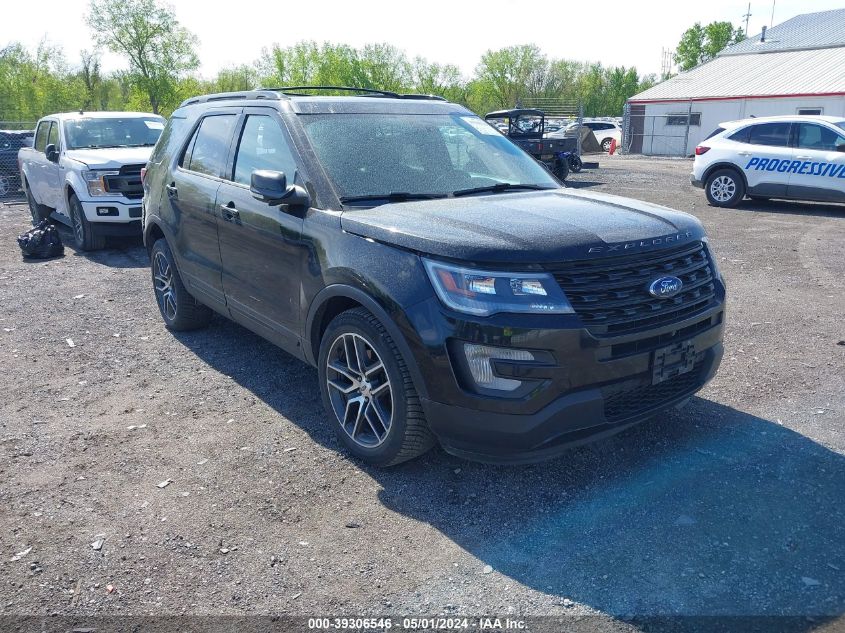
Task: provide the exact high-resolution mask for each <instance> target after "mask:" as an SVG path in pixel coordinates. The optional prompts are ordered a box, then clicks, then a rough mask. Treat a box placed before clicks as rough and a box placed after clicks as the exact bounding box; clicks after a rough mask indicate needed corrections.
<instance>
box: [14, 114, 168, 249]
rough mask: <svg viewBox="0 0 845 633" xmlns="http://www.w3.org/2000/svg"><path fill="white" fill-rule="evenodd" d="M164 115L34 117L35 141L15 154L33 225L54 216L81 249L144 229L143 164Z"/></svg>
mask: <svg viewBox="0 0 845 633" xmlns="http://www.w3.org/2000/svg"><path fill="white" fill-rule="evenodd" d="M164 123H165V120H164V119H163V118H162V117H160V116H158V115H156V114H146V113H143V112H69V113H63V114H53V115H51V116H47V117H44V118H43V119H41V120H40V121H39V122H38V127H36V129H35V143H34V145H33V147H24V148H22V149H21V150H20V151H19V152H18V165H19V167H20V171H21V184H22V186H23V189H24V191H25V192H26V197H27V201H28V202H29V210H30V213H32V221H33V223H38V222H39V221H41V220H43V219H44V218H48V217H52V218H54V219H56V220H58V221H60V222H62V223H64V224H67V225H69V226H70V227H71V228H72V229H73V236H74V240H75V242H76V246H77V247H78V248H79V249H80V250H85V251H88V250H95V249H99V248H103V247H104V246H105V239H106V236H108V235H140V234H141V200H142V198H143V195H144V190H143V187H142V184H141V170H142V169H143V168H144V167H145V166H146V163H147V160H148V159H149V157H150V153H151V152H152V149H153V146H154V145H155V143H156V141H157V140H158V137H159V136H160V135H161V132H162V130H163V129H164Z"/></svg>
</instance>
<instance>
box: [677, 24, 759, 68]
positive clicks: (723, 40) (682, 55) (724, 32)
mask: <svg viewBox="0 0 845 633" xmlns="http://www.w3.org/2000/svg"><path fill="white" fill-rule="evenodd" d="M744 39H745V32H744V31H743V30H742V29H741V28H736V29H735V28H734V26H733V24H731V23H730V22H711V23H710V24H708V25H707V26H701V23H700V22H696V23H695V24H693V25H692V26H691V27H690V28H688V29H687V30H686V31H684V34H683V35H682V36H681V41H680V42H678V46H677V48H676V49H675V55H674V60H675V63H676V64H678V67H679V68H680V69H681V70H682V71H684V70H690V69H691V68H695V67H696V66H698V65H700V64H703V63H705V62H708V61H710V60H711V59H713V58H714V57H716V55H718V54H719V53H720V52H721V51H722V50H724V49H725V48H726V47H727V46H730V45H731V44H736V43H737V42H741V41H742V40H744Z"/></svg>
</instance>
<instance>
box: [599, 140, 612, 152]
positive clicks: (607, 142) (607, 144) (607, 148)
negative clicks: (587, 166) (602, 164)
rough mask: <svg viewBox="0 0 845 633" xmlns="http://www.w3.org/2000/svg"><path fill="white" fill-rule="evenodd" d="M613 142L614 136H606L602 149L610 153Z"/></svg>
mask: <svg viewBox="0 0 845 633" xmlns="http://www.w3.org/2000/svg"><path fill="white" fill-rule="evenodd" d="M612 144H613V139H612V138H606V139H604V140H603V141H602V142H601V151H603V152H605V153H608V152H610V146H611V145H612Z"/></svg>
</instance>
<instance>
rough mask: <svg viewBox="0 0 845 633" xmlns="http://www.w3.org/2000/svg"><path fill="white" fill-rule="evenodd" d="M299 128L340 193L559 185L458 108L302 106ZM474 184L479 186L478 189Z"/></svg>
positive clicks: (429, 193)
mask: <svg viewBox="0 0 845 633" xmlns="http://www.w3.org/2000/svg"><path fill="white" fill-rule="evenodd" d="M300 117H301V119H300V120H301V121H302V124H303V126H304V129H305V132H306V134H307V135H308V138H309V140H310V141H311V145H312V146H313V147H314V151H315V152H316V153H317V156H318V157H319V159H320V162H321V163H322V165H323V167H324V168H325V170H326V172H327V173H328V176H329V178H331V180H332V181H333V182H334V185H335V187H336V189H337V192H338V195H339V196H340V197H341V198H342V199H346V200H350V199H354V198H369V199H374V198H380V197H381V198H384V199H385V200H384V201H385V202H387V201H389V199H390V198H391V196H392V197H393V198H396V196H397V195H398V194H397V193H396V192H401V194H402V196H404V197H406V198H407V199H413V198H414V197H415V196H420V195H426V196H444V195H451V194H454V193H455V192H456V191H466V190H469V189H475V188H479V189H480V188H484V189H488V188H489V191H488V192H489V193H496V192H500V191H505V190H507V189H513V190H518V189H517V188H515V187H512V188H501V187H498V188H496V187H494V186H495V185H500V184H502V183H507V184H509V185H526V186H528V187H530V188H544V189H545V188H556V187H559V186H560V185H559V184H558V183H557V181H555V180H554V179H553V178H552V176H551V175H549V173H548V172H547V171H546V170H545V169H544V168H543V167H542V166H540V164H538V163H537V162H536V161H535V160H534V159H533V158H531V157H530V156H529V155H528V154H526V153H525V152H523V151H522V150H521V149H519V148H518V147H517V146H516V145H514V144H513V143H512V142H511V141H509V140H508V139H507V138H505V137H504V136H502V134H501V133H500V132H499V131H498V130H496V129H495V128H493V127H492V126H490V125H489V124H487V123H485V122H484V121H483V120H481V119H479V118H478V117H476V116H469V115H461V114H427V115H421V114H383V113H379V114H369V113H368V114H316V115H314V114H307V115H306V114H304V115H300ZM479 192H480V191H479Z"/></svg>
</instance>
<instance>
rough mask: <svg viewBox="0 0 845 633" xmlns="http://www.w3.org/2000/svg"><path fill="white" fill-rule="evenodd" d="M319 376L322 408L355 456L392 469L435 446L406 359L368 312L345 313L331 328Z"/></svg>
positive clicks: (322, 350)
mask: <svg viewBox="0 0 845 633" xmlns="http://www.w3.org/2000/svg"><path fill="white" fill-rule="evenodd" d="M318 371H319V376H320V391H321V393H322V396H323V404H324V405H325V407H326V409H327V410H328V412H329V414H330V416H331V418H332V421H333V422H334V428H335V431H336V433H337V435H338V437H339V438H340V441H341V442H343V444H344V445H345V446H346V448H347V449H348V450H349V452H350V453H352V454H353V455H354V456H355V457H357V458H359V459H361V460H363V461H365V462H367V463H369V464H372V465H374V466H393V465H395V464H399V463H401V462H404V461H407V460H409V459H413V458H414V457H418V456H419V455H422V454H423V453H425V452H426V451H428V450H429V449H430V448H431V447H432V446H434V443H435V440H434V436H433V435H432V433H431V431H430V430H429V428H428V423H427V422H426V420H425V414H424V413H423V410H422V406H421V405H420V399H419V396H418V395H417V391H416V389H415V388H414V383H413V381H412V380H411V375H410V373H409V372H408V367H407V365H406V364H405V360H404V359H403V358H402V354H401V353H400V352H399V349H398V348H397V347H396V344H395V343H394V342H393V339H392V338H391V337H390V335H389V334H388V333H387V330H385V329H384V326H383V325H382V324H381V323H380V322H379V321H378V319H376V318H375V317H374V316H373V315H372V314H370V313H369V312H368V311H367V310H365V309H363V308H357V309H355V310H349V311H347V312H343V313H342V314H340V315H338V316H337V317H335V318H334V320H333V321H332V322H331V323H330V324H329V326H328V328H327V329H326V332H325V333H324V334H323V338H322V341H321V343H320V357H319V363H318Z"/></svg>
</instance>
